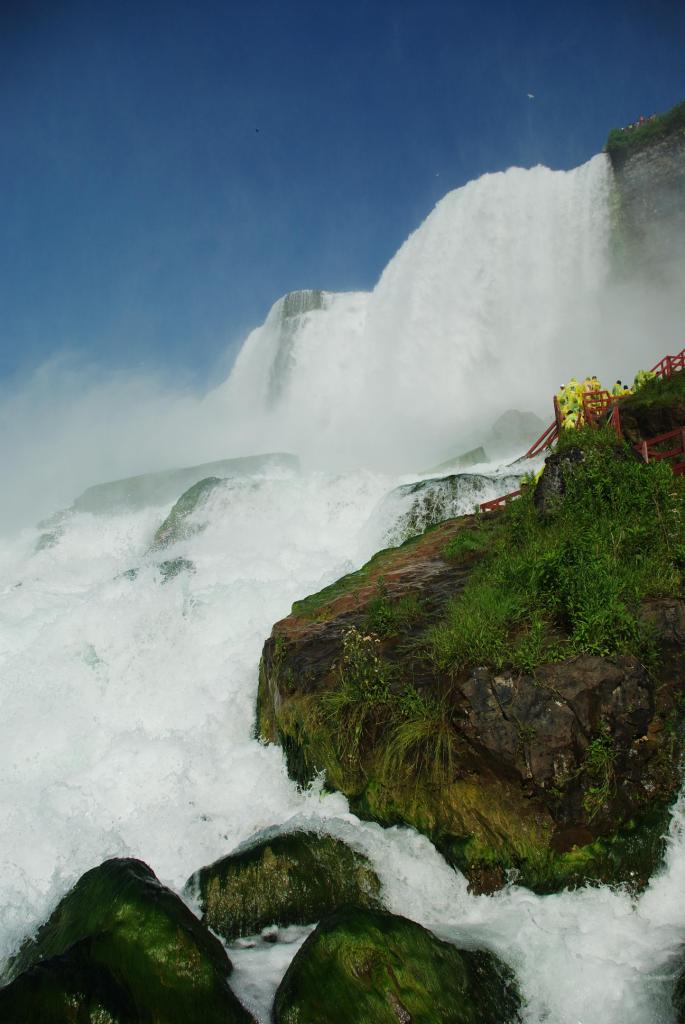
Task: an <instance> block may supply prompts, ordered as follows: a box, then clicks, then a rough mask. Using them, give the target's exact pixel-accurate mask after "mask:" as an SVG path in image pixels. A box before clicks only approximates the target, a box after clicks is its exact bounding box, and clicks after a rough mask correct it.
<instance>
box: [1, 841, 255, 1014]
mask: <svg viewBox="0 0 685 1024" xmlns="http://www.w3.org/2000/svg"><path fill="white" fill-rule="evenodd" d="M230 971H231V962H230V960H229V959H228V957H227V955H226V952H225V950H224V948H223V946H222V945H221V943H220V942H219V940H218V939H216V938H215V937H214V936H213V935H211V934H210V932H209V931H207V930H206V929H205V928H204V927H203V926H202V924H201V923H200V922H199V921H198V920H197V918H196V917H194V915H193V914H192V913H191V912H190V910H188V908H187V907H186V905H185V904H184V903H183V902H182V900H180V899H179V897H178V896H176V895H175V894H174V893H172V892H171V891H170V890H169V889H167V888H165V887H164V886H163V885H161V884H160V883H159V882H158V880H157V879H156V877H155V875H154V874H153V872H152V871H151V870H150V868H149V867H147V865H146V864H143V863H142V861H137V860H128V859H114V860H109V861H105V863H104V864H101V865H100V866H99V867H97V868H94V869H93V870H91V871H88V872H87V873H86V874H85V875H83V876H82V878H81V879H80V880H79V882H78V883H77V884H76V885H75V886H74V888H73V889H72V890H71V892H69V893H68V894H67V896H65V897H64V899H63V900H62V901H61V902H60V903H59V905H58V906H57V908H56V910H55V911H54V913H53V914H52V915H51V917H50V918H49V920H48V921H47V922H46V924H44V925H43V926H42V928H40V929H39V931H38V933H37V935H36V937H35V939H32V940H28V941H27V942H26V943H25V944H24V946H23V947H22V948H21V949H20V951H19V953H18V954H17V956H16V957H15V958H14V960H13V961H12V962H11V963H10V966H9V969H8V976H7V978H6V980H7V981H8V984H7V985H6V986H5V987H4V988H2V989H0V1020H1V1021H6V1022H7V1024H10V1022H11V1024H19V1022H23V1021H41V1022H45V1024H47V1022H50V1024H52V1022H54V1024H58V1022H59V1024H64V1022H66V1021H103V1022H107V1024H133V1022H137V1021H140V1022H143V1021H164V1022H165V1024H166V1022H169V1024H172V1022H175V1021H178V1022H179V1024H181V1022H184V1024H189V1022H197V1024H233V1022H234V1024H249V1022H251V1021H252V1020H253V1018H252V1017H251V1015H250V1014H249V1013H247V1011H246V1010H244V1009H243V1007H242V1006H241V1005H240V1003H239V1002H238V1000H237V999H236V997H235V996H234V994H233V992H232V991H231V989H230V987H229V985H228V982H227V978H228V975H229V974H230Z"/></svg>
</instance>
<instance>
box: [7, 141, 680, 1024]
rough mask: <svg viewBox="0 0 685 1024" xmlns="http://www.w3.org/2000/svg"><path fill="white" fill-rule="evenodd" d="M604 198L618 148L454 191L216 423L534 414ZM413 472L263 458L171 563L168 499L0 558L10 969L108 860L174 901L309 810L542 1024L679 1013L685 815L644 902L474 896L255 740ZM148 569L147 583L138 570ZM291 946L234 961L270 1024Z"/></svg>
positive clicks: (348, 431)
mask: <svg viewBox="0 0 685 1024" xmlns="http://www.w3.org/2000/svg"><path fill="white" fill-rule="evenodd" d="M607 188H608V185H607V169H606V165H605V163H604V161H603V159H602V158H601V157H600V158H596V159H595V160H594V161H591V163H590V164H588V165H586V166H585V167H583V168H579V169H578V170H576V171H573V172H569V173H568V174H563V173H553V172H550V171H547V170H545V169H543V168H535V169H533V170H532V171H527V172H524V171H518V170H515V171H510V172H507V173H506V174H503V175H492V176H488V177H486V178H485V179H482V180H481V181H479V182H475V183H472V184H471V185H469V186H467V187H466V188H465V189H462V190H459V191H458V192H456V193H453V194H451V195H449V196H447V197H446V198H445V199H444V200H443V201H442V203H440V204H439V205H438V207H437V208H436V210H435V211H434V212H433V213H432V214H431V216H430V217H429V218H428V220H427V221H426V223H425V224H424V225H423V226H422V227H421V228H420V229H419V230H418V231H417V232H416V233H415V234H414V235H413V236H412V237H411V238H410V239H409V240H408V242H407V243H406V244H405V245H404V246H403V247H402V249H401V250H400V252H399V253H398V254H397V256H396V257H395V259H394V260H393V261H392V262H391V264H390V265H389V267H388V269H387V270H386V272H385V274H384V275H383V277H382V279H381V281H380V282H379V284H378V286H377V288H376V289H375V291H374V292H373V293H372V294H371V295H370V296H366V295H345V296H330V295H323V296H322V295H320V293H310V298H307V299H303V300H301V301H300V302H299V303H294V304H291V305H290V306H289V307H288V308H285V309H284V304H283V302H281V303H280V304H277V306H276V307H274V310H273V311H272V314H271V315H270V317H269V319H268V320H267V322H266V324H265V325H264V326H263V327H262V328H260V329H258V330H257V331H255V332H253V334H252V335H251V336H250V338H249V339H248V341H247V342H246V345H245V347H244V350H243V352H242V354H241V356H240V358H239V360H238V362H237V364H236V367H235V370H234V372H233V374H232V376H231V378H230V379H229V381H228V382H227V383H226V385H224V386H223V387H222V388H221V389H219V391H218V392H216V393H215V394H214V395H213V396H211V400H210V401H209V403H208V405H209V408H210V409H211V411H212V415H214V414H217V415H218V413H217V410H219V408H220V403H221V402H226V403H228V406H229V410H228V413H227V414H225V416H224V418H223V419H221V429H222V430H224V429H226V428H227V424H229V425H230V423H231V422H233V423H234V424H236V423H240V424H241V431H242V436H243V440H242V442H241V443H242V445H243V450H244V451H245V450H247V447H248V446H251V449H252V451H258V450H262V449H264V448H265V447H269V448H279V449H283V448H285V447H291V448H295V449H297V450H299V451H301V452H302V453H304V454H305V455H309V456H311V458H312V459H316V460H317V461H319V462H321V463H323V464H325V463H326V461H327V459H329V458H330V461H331V463H333V462H335V463H337V464H340V462H341V461H349V462H355V463H356V464H358V465H359V464H363V462H364V459H365V458H366V457H367V456H368V458H369V459H370V460H372V461H377V462H384V461H385V462H388V463H392V462H394V463H395V464H397V465H399V466H402V465H407V464H408V463H409V462H411V460H412V458H414V457H416V458H417V459H418V458H421V459H423V458H424V455H425V456H426V457H427V461H426V462H425V463H423V464H430V463H434V462H436V461H437V460H438V459H439V458H440V457H441V455H442V452H441V451H440V450H439V449H440V447H441V446H443V445H444V446H445V447H447V449H448V451H447V454H449V453H450V451H451V450H454V449H455V448H456V449H457V450H458V449H459V448H460V447H462V445H461V444H460V438H461V437H462V436H463V433H464V424H465V422H466V420H467V419H468V417H469V416H471V415H472V414H475V413H476V412H477V410H478V409H479V408H481V407H482V406H483V405H485V406H487V409H488V412H489V414H491V415H493V416H494V414H495V413H496V412H498V411H501V409H503V408H506V407H508V406H511V405H525V404H526V403H527V404H529V405H539V404H540V396H543V397H544V396H545V395H546V394H548V393H549V392H550V391H551V389H552V388H553V387H554V386H555V385H556V383H558V378H559V376H561V377H563V376H564V375H565V374H566V373H567V372H568V373H570V372H579V365H578V363H579V362H581V367H580V372H584V370H585V365H586V364H584V363H582V359H583V346H582V345H579V346H576V347H575V349H574V351H573V352H572V353H569V352H567V351H566V350H565V349H564V341H565V338H566V337H567V332H568V331H570V329H571V327H573V328H577V327H578V325H579V324H581V323H585V325H586V326H587V325H591V324H592V322H593V308H594V303H595V298H596V295H597V293H598V291H599V289H600V288H601V285H602V283H603V281H604V279H605V275H606V272H607V261H606V241H607V204H606V194H607ZM311 296H316V297H315V298H311ZM285 320H289V321H290V322H289V323H287V324H286V329H284V322H285ZM596 340H597V339H596V338H594V337H593V336H592V335H591V333H590V334H589V335H588V336H587V345H588V349H592V343H593V342H594V341H596ZM282 345H283V346H285V347H281V346H282ZM611 358H612V353H611V352H607V351H603V353H602V355H601V359H600V358H598V359H597V361H596V362H594V363H593V366H592V368H593V369H594V370H596V372H598V373H601V372H602V371H603V369H604V368H605V367H606V366H607V365H608V364H609V363H610V361H611ZM208 429H209V428H208ZM393 448H398V449H401V450H402V451H401V453H400V455H398V456H396V455H395V453H394V452H393V450H392V449H393ZM224 454H234V452H233V451H227V452H225V453H224ZM198 461H200V460H198ZM421 464H422V463H417V465H416V466H415V468H421ZM151 468H156V467H151ZM406 479H407V478H406V477H405V478H403V480H398V479H397V477H395V476H392V477H391V476H389V475H381V474H380V473H379V472H377V471H369V470H365V469H356V470H354V471H349V472H347V473H345V474H344V475H338V476H334V475H331V473H330V472H316V471H312V470H308V471H306V472H304V473H298V472H296V471H294V470H285V469H278V468H276V469H273V468H272V469H268V468H267V469H265V470H264V471H262V472H260V473H257V474H256V475H255V476H253V477H250V478H245V479H242V480H232V481H231V482H230V484H229V485H227V486H226V487H224V488H221V489H219V490H217V491H216V492H215V493H213V494H212V495H211V497H210V498H209V500H208V503H207V505H206V506H205V507H204V509H203V512H202V520H203V522H205V521H206V523H207V525H206V529H204V531H203V532H202V533H198V534H196V535H194V536H191V537H189V538H188V539H187V540H184V541H182V542H179V543H178V544H177V545H176V546H175V547H174V548H172V549H170V550H169V551H168V552H165V553H164V555H163V556H161V555H159V554H158V555H153V554H150V553H148V549H149V545H150V542H151V539H152V536H153V533H154V530H155V529H156V528H157V526H158V525H159V523H160V522H161V520H162V518H163V516H164V515H165V514H166V512H167V511H168V506H166V507H164V508H147V509H144V510H142V511H136V512H133V511H126V512H120V513H118V514H114V513H112V514H110V515H100V516H93V515H89V514H85V513H79V514H76V515H74V516H72V517H71V518H70V519H68V520H67V521H66V522H65V525H64V531H63V533H62V535H61V537H60V538H59V540H58V542H57V544H56V545H55V546H53V547H49V548H45V549H44V550H42V551H40V552H37V553H36V552H35V542H36V537H37V531H36V530H33V529H27V530H26V531H24V533H23V534H22V535H21V536H20V537H19V538H18V539H15V540H14V541H13V542H12V543H9V542H2V543H1V544H0V579H1V580H2V583H1V584H0V707H2V717H1V719H0V813H1V814H2V820H3V822H4V829H3V832H2V836H1V837H0V907H1V908H2V915H1V928H0V958H4V957H5V956H7V955H8V954H9V953H10V952H11V950H12V949H13V948H14V947H15V946H16V944H17V943H18V942H19V941H20V940H21V939H22V937H24V936H25V935H26V934H27V933H29V932H30V931H31V930H32V929H33V928H34V927H35V925H36V924H37V923H39V922H40V921H41V920H42V919H43V918H44V917H45V916H46V915H47V913H48V912H49V911H50V909H51V908H52V906H54V903H55V902H56V900H57V899H58V898H59V897H60V896H61V895H62V894H63V893H64V892H65V891H66V890H67V889H68V888H69V887H70V885H72V884H73V882H74V881H75V880H76V879H77V878H78V877H79V875H80V874H81V873H82V872H83V871H85V870H87V869H88V868H90V867H92V866H93V865H94V864H97V863H98V862H100V861H101V860H103V859H104V858H105V857H107V856H111V855H131V856H137V857H141V858H142V859H144V860H146V861H147V862H148V863H149V864H150V865H151V866H152V868H153V869H154V870H155V871H156V873H157V874H158V875H159V877H160V878H161V879H162V880H163V881H164V882H166V883H168V884H170V885H172V886H175V887H180V886H181V885H182V884H183V882H184V881H185V879H186V878H187V877H188V876H189V875H190V873H191V872H192V871H193V870H195V869H197V868H198V867H199V866H201V865H203V864H205V863H208V862H209V861H211V860H213V859H215V858H216V857H219V856H221V855H222V854H224V853H226V852H228V851H229V850H230V849H232V848H233V847H234V846H235V845H236V844H237V843H239V842H241V841H243V840H245V839H246V838H248V837H249V836H250V835H251V834H252V833H253V832H255V831H256V830H259V829H262V828H265V827H267V826H271V825H280V824H283V823H285V822H290V823H291V824H297V823H298V822H299V823H302V822H309V823H311V822H312V821H314V822H315V823H317V824H318V825H319V826H321V827H325V828H327V829H329V830H331V831H333V832H334V833H336V834H338V835H340V836H341V837H343V838H344V839H346V840H347V841H348V842H350V843H351V845H353V846H355V847H356V848H358V849H360V850H363V851H365V852H366V853H367V854H368V855H369V856H370V857H371V859H372V860H373V862H374V864H375V866H376V868H377V870H378V872H379V875H380V877H381V879H382V882H383V888H384V897H385V899H386V902H387V905H388V907H389V908H390V909H391V910H393V911H394V912H398V913H402V914H405V915H407V916H409V917H412V918H414V919H416V920H417V921H420V922H421V923H423V924H425V925H427V926H429V927H431V928H432V929H433V930H434V931H436V933H437V934H439V935H441V936H443V937H445V938H448V939H454V940H457V941H459V942H460V943H464V944H467V945H485V946H488V947H490V948H492V949H494V950H496V951H497V952H498V953H500V955H502V956H503V957H504V958H505V959H506V960H508V961H509V962H510V963H511V964H512V965H513V966H514V968H515V969H516V971H517V973H518V976H519V979H520V982H521V986H522V989H523V993H524V996H525V998H526V1000H527V1008H526V1014H527V1017H526V1019H527V1021H528V1022H529V1024H543V1022H545V1024H619V1022H620V1024H666V1022H667V1021H669V1020H670V1019H671V1018H670V1016H669V1010H668V1005H667V1003H668V961H669V957H670V956H671V955H672V953H673V952H674V950H676V949H677V948H678V946H679V945H680V944H681V943H682V942H683V940H684V939H685V907H683V904H682V901H681V900H680V898H679V897H680V893H681V892H682V882H683V876H685V840H684V838H683V832H682V824H683V821H685V816H684V815H683V809H682V808H680V807H679V808H678V809H677V811H676V813H675V814H674V819H673V835H672V839H671V845H670V850H669V859H668V863H667V866H666V869H665V871H664V872H663V873H662V874H661V875H660V876H659V877H658V878H656V879H655V880H654V881H653V882H652V884H651V885H650V887H649V889H648V890H647V892H646V893H645V894H644V895H643V896H642V897H641V898H640V899H639V900H632V899H631V898H630V897H629V896H628V895H627V894H625V893H621V892H613V891H611V890H609V889H607V888H600V889H592V890H587V891H579V892H575V893H563V894H559V895H557V896H553V897H536V896H533V895H531V894H530V893H529V892H527V891H525V890H522V889H517V888H515V887H513V888H510V889H507V890H505V891H503V892H502V893H500V894H498V895H497V896H495V897H474V896H470V895H469V894H468V893H467V890H466V884H465V881H464V879H463V878H462V877H461V876H460V875H459V874H458V873H456V872H454V871H452V870H451V869H450V868H449V867H448V866H447V865H446V864H445V862H444V861H443V860H442V858H441V857H440V856H439V855H438V854H437V852H436V851H435V850H434V849H433V847H432V846H431V844H430V843H429V842H428V840H426V839H425V838H423V837H421V836H418V835H417V834H416V833H414V832H412V831H411V830H407V829H388V830H383V829H381V828H380V827H378V826H375V825H371V824H368V823H366V824H364V823H361V822H359V821H358V820H357V819H356V818H355V817H354V816H352V815H350V814H348V813H347V804H346V801H345V800H344V799H343V798H342V797H341V796H340V795H336V794H332V795H323V793H322V792H321V791H320V789H316V788H314V789H313V790H312V791H311V792H309V793H300V792H298V791H297V790H296V788H295V787H294V786H293V785H292V783H290V781H289V780H288V778H287V775H286V772H285V768H284V764H283V759H282V756H281V752H280V750H278V749H277V748H274V747H264V746H262V745H260V744H259V743H257V742H256V741H255V740H254V739H253V738H252V723H253V714H254V698H255V693H256V685H257V664H258V659H259V654H260V650H261V646H262V643H263V641H264V639H265V637H266V636H267V635H268V633H269V631H270V629H271V625H272V623H273V622H274V621H275V620H277V619H278V618H280V617H281V616H283V615H284V614H286V613H287V612H288V610H289V606H290V603H291V602H292V601H293V600H294V599H295V598H297V597H300V596H302V595H303V594H306V593H310V592H312V591H314V590H316V589H318V588H320V587H321V586H322V585H324V584H325V583H327V582H329V581H331V580H332V579H335V578H336V577H338V576H340V575H341V574H342V573H344V572H346V571H348V570H349V569H351V568H353V567H356V566H358V565H359V564H360V563H361V562H363V561H364V559H365V558H366V557H367V556H369V555H370V554H371V553H372V552H373V551H374V550H375V548H376V547H377V546H378V545H379V544H380V543H381V542H382V539H383V537H384V536H386V534H387V531H388V529H389V528H390V526H391V523H389V522H388V521H387V520H386V519H384V518H383V515H384V514H385V515H387V514H389V513H388V509H389V508H393V507H394V506H393V503H392V502H390V503H389V504H388V503H387V502H385V503H384V501H383V499H384V498H385V496H386V495H387V494H388V492H389V491H391V489H392V488H393V487H394V486H395V485H396V484H397V483H398V482H406ZM476 498H477V496H474V500H476ZM383 509H385V510H386V511H385V513H383V511H382V510H383ZM396 511H397V510H396V509H395V512H394V513H393V514H396ZM176 555H182V556H184V557H186V558H188V559H190V560H192V562H193V564H194V570H195V571H194V572H193V571H187V572H184V573H181V574H180V575H179V576H177V577H176V578H175V579H173V580H170V581H168V582H166V583H165V582H163V581H162V576H161V574H160V571H159V562H160V561H161V558H162V557H164V558H171V557H175V556H176ZM133 567H138V568H139V570H140V571H139V573H138V575H137V577H136V578H135V579H131V578H129V577H127V576H124V575H122V574H123V573H124V572H125V571H126V570H128V569H130V568H133ZM300 938H301V936H299V934H298V935H294V936H293V935H287V936H286V939H287V940H289V941H288V942H287V943H284V944H277V946H276V947H272V946H268V948H266V946H265V948H264V949H263V950H260V949H257V948H255V949H254V950H247V951H243V952H242V953H241V952H240V951H237V952H236V953H235V959H236V962H237V964H238V970H237V972H236V977H235V984H236V987H237V989H238V990H239V991H240V992H241V993H242V994H243V995H245V996H246V997H247V998H249V1000H250V1001H251V1004H252V1005H254V1006H255V1007H256V1008H257V1009H258V1010H259V1011H260V1013H261V1016H262V1019H266V1016H265V1014H266V1012H267V1010H266V1008H267V1007H268V1000H269V997H270V994H272V993H273V989H274V987H275V985H276V984H277V981H278V977H279V975H280V973H282V971H283V970H284V968H285V965H286V964H287V962H288V958H289V957H290V956H291V955H292V954H293V953H294V951H295V949H296V948H297V943H298V941H299V939H300Z"/></svg>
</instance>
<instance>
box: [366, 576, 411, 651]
mask: <svg viewBox="0 0 685 1024" xmlns="http://www.w3.org/2000/svg"><path fill="white" fill-rule="evenodd" d="M423 618H424V607H423V602H422V600H421V598H420V597H419V596H418V594H405V595H404V596H403V597H400V598H397V599H396V600H392V599H391V598H390V596H389V594H388V588H387V584H386V582H385V580H384V578H383V577H381V578H380V579H379V580H378V583H377V584H376V596H375V597H374V598H372V599H371V601H369V603H368V605H367V611H366V619H365V623H364V624H365V627H366V630H367V632H369V633H374V634H375V635H376V636H377V637H379V638H380V639H381V640H387V639H389V638H390V637H393V636H397V635H398V634H400V633H403V632H404V631H405V630H407V629H410V628H411V627H412V626H413V625H415V624H417V623H419V622H420V621H421V620H422V619H423Z"/></svg>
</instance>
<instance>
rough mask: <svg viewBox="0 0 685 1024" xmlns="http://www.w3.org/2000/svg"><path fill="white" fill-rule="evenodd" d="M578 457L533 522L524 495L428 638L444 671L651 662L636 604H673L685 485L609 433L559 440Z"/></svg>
mask: <svg viewBox="0 0 685 1024" xmlns="http://www.w3.org/2000/svg"><path fill="white" fill-rule="evenodd" d="M571 446H573V447H574V448H575V449H579V450H580V453H581V458H580V459H579V460H578V461H577V462H573V463H572V462H570V461H569V462H568V463H567V464H566V466H565V467H564V472H563V488H564V493H563V499H562V498H561V497H559V499H558V500H557V501H556V502H553V503H552V507H551V509H550V511H548V513H547V514H546V515H543V516H541V515H540V514H539V512H538V511H537V509H536V507H535V501H534V493H533V490H532V488H528V489H526V490H525V491H524V494H523V496H522V497H521V499H520V500H519V501H517V502H514V503H512V504H510V505H509V506H508V507H507V509H506V511H505V512H504V513H503V515H502V516H501V518H500V520H499V522H498V524H497V529H495V530H491V531H490V533H489V535H488V538H489V550H488V554H487V557H486V559H485V560H484V561H482V562H481V564H480V565H479V566H477V567H476V568H475V569H474V571H473V573H472V575H471V577H470V579H469V581H468V583H467V585H466V587H465V589H464V592H463V593H462V594H461V595H459V596H458V597H457V598H455V599H454V600H453V601H452V602H451V603H450V604H449V605H448V607H447V611H446V615H445V617H444V619H443V621H442V622H440V623H438V624H436V625H434V626H432V627H431V628H430V629H429V631H428V633H427V635H426V643H427V651H428V655H429V657H430V658H431V659H432V660H433V661H434V662H435V664H436V665H437V666H439V667H440V668H442V669H450V670H453V671H459V670H462V669H464V668H466V667H467V666H468V665H474V664H487V665H492V666H493V667H495V668H498V669H499V668H502V666H504V665H505V664H509V665H513V666H514V667H517V668H519V669H523V670H525V671H531V670H533V669H534V668H535V666H536V665H538V664H541V663H543V662H549V661H559V660H562V659H564V658H568V657H572V656H574V655H577V654H595V655H602V656H606V655H615V654H619V653H621V654H633V655H635V656H637V657H639V658H640V659H642V660H643V661H644V660H646V661H649V660H650V659H651V658H652V657H653V653H654V652H653V643H652V639H651V634H650V630H649V628H648V627H647V626H645V624H644V622H643V621H642V619H641V615H640V610H641V606H642V604H643V602H644V600H645V599H646V598H648V597H655V596H675V595H678V594H680V592H681V588H682V578H683V569H684V568H685V544H684V543H683V541H684V538H685V532H684V531H685V486H684V484H683V480H682V479H680V480H679V479H676V478H674V476H673V474H672V472H671V469H670V466H668V465H666V464H664V463H651V464H650V465H648V466H645V465H643V464H642V463H641V462H639V461H638V460H637V459H636V458H635V457H634V456H633V453H632V452H631V451H630V449H629V448H628V446H627V445H624V444H617V441H616V436H615V434H613V432H611V431H606V432H602V431H596V430H589V429H587V430H581V431H576V432H574V434H573V438H572V440H568V439H566V438H564V439H563V441H562V444H561V445H560V448H561V451H564V450H568V449H569V448H570V447H571Z"/></svg>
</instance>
